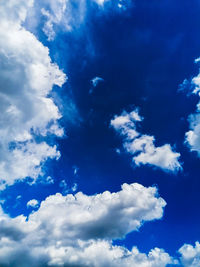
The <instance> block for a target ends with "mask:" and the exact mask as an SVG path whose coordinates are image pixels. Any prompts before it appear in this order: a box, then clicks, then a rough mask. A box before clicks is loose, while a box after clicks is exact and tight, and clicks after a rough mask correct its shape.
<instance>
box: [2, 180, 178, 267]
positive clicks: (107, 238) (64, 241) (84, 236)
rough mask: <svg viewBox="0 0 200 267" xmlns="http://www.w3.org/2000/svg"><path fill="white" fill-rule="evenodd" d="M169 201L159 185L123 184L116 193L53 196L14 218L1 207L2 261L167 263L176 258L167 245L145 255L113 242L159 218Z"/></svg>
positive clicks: (12, 263) (19, 263)
mask: <svg viewBox="0 0 200 267" xmlns="http://www.w3.org/2000/svg"><path fill="white" fill-rule="evenodd" d="M30 202H31V203H32V202H33V200H31V201H30ZM34 203H36V201H34ZM165 205H166V203H165V201H164V200H163V199H162V198H161V197H159V196H158V194H157V189H156V188H155V187H148V188H146V187H144V186H142V185H139V184H130V185H128V184H124V185H123V186H122V189H121V191H119V192H116V193H111V192H109V191H105V192H103V193H102V194H97V195H92V196H88V195H85V194H83V193H81V192H79V193H77V194H75V195H72V194H68V195H66V196H63V195H61V194H56V195H51V196H49V197H47V198H46V200H44V201H43V202H42V203H41V205H40V208H39V209H38V210H37V211H35V212H33V213H31V214H30V215H29V217H28V218H27V217H25V216H23V215H20V216H17V217H15V218H10V217H9V216H8V215H6V214H5V213H4V212H3V210H2V209H1V210H0V225H1V236H0V238H1V242H0V265H1V266H27V265H28V266H113V264H114V266H151V267H155V266H158V267H160V266H166V264H168V263H172V262H173V260H172V258H171V257H170V256H169V255H168V254H167V253H166V252H164V250H162V249H158V248H155V249H153V250H152V251H150V252H149V254H148V255H146V254H143V253H140V252H139V251H138V249H137V248H135V247H134V248H133V249H132V250H131V251H129V250H128V249H125V248H123V247H120V246H114V245H113V244H112V240H113V239H116V238H123V237H124V236H125V235H126V234H127V233H129V232H130V231H134V230H137V229H138V228H139V227H140V226H141V225H142V224H143V223H144V222H145V221H150V220H155V219H160V218H161V217H162V216H163V209H164V207H165ZM61 214H62V216H61ZM23 255H24V256H25V257H24V256H23ZM34 264H35V265H34Z"/></svg>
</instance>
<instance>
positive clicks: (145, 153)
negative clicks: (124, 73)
mask: <svg viewBox="0 0 200 267" xmlns="http://www.w3.org/2000/svg"><path fill="white" fill-rule="evenodd" d="M142 120H143V118H142V117H141V116H140V115H139V114H138V110H134V111H132V112H130V113H127V112H125V111H124V112H123V113H122V114H121V115H120V116H115V117H114V119H112V120H111V123H110V124H111V126H112V127H113V128H114V129H115V130H116V131H117V132H118V133H119V134H120V135H122V136H123V137H124V143H123V146H124V148H125V150H126V151H127V152H128V153H130V154H131V155H133V161H134V162H135V164H136V165H138V166H139V165H141V164H149V165H153V166H155V167H159V168H161V169H163V170H165V171H173V172H174V171H178V170H180V169H181V165H180V163H179V157H180V153H177V152H174V151H173V150H172V147H171V145H169V144H165V145H163V146H160V147H156V146H155V145H154V142H155V137H154V136H150V135H144V134H141V133H139V132H138V131H137V123H138V122H141V121H142Z"/></svg>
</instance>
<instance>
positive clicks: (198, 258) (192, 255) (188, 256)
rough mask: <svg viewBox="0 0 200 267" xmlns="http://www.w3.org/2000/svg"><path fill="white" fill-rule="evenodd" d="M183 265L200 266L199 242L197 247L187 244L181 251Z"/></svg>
mask: <svg viewBox="0 0 200 267" xmlns="http://www.w3.org/2000/svg"><path fill="white" fill-rule="evenodd" d="M179 253H180V254H181V258H180V260H181V264H182V266H184V267H198V266H200V244H199V242H198V241H197V242H196V243H195V246H192V245H189V244H185V245H183V246H182V247H181V248H180V249H179Z"/></svg>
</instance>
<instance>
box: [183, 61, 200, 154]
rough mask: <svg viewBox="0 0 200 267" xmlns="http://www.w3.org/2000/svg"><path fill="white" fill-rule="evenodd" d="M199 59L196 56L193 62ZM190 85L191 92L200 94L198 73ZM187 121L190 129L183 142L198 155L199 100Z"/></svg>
mask: <svg viewBox="0 0 200 267" xmlns="http://www.w3.org/2000/svg"><path fill="white" fill-rule="evenodd" d="M199 61H200V58H197V59H196V60H195V63H199ZM184 83H185V82H183V84H184ZM188 83H189V82H188ZM191 85H192V88H193V92H192V93H193V94H197V95H198V96H200V73H199V74H198V75H197V76H196V77H194V78H193V79H192V82H191ZM190 87H191V86H190ZM188 121H189V127H190V130H189V131H188V132H187V133H186V135H185V136H186V138H185V143H186V144H187V145H188V147H189V148H190V150H191V151H196V152H197V154H198V156H199V157H200V102H199V103H198V104H197V109H196V113H195V114H191V115H190V116H189V118H188Z"/></svg>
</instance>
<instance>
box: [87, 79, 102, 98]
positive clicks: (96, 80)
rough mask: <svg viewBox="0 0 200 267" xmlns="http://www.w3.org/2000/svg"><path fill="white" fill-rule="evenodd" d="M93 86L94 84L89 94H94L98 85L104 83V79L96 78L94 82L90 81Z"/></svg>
mask: <svg viewBox="0 0 200 267" xmlns="http://www.w3.org/2000/svg"><path fill="white" fill-rule="evenodd" d="M90 82H91V84H92V88H91V89H90V91H89V93H90V94H92V93H93V89H94V88H95V87H97V85H98V84H99V83H100V82H104V79H103V78H101V77H98V76H97V77H94V78H93V79H92V80H90Z"/></svg>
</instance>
